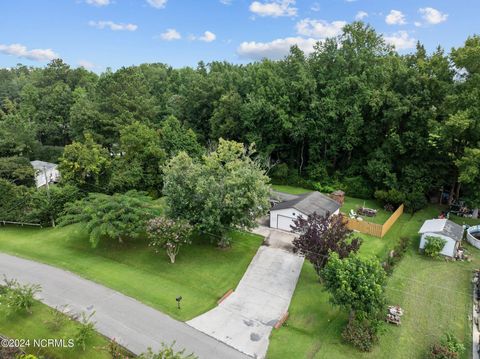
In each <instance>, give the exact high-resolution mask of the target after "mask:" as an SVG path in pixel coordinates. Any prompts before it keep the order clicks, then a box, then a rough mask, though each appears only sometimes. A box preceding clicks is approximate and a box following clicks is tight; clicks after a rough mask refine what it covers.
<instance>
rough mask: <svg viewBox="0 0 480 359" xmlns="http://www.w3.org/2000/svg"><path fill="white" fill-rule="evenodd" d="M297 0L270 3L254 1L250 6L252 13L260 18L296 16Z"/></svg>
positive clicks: (274, 0)
mask: <svg viewBox="0 0 480 359" xmlns="http://www.w3.org/2000/svg"><path fill="white" fill-rule="evenodd" d="M295 2H296V1H295V0H270V1H268V2H259V1H254V2H252V3H251V4H250V7H249V9H250V11H251V12H253V13H254V14H256V15H258V16H262V17H264V16H271V17H279V16H296V15H297V8H296V7H293V5H295Z"/></svg>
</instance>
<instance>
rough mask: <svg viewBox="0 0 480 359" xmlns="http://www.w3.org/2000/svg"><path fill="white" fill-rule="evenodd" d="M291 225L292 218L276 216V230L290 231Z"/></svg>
mask: <svg viewBox="0 0 480 359" xmlns="http://www.w3.org/2000/svg"><path fill="white" fill-rule="evenodd" d="M291 225H293V218H290V217H287V216H282V215H281V214H279V215H277V228H278V229H283V230H284V231H291V230H292V227H290V226H291Z"/></svg>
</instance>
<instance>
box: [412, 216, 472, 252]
mask: <svg viewBox="0 0 480 359" xmlns="http://www.w3.org/2000/svg"><path fill="white" fill-rule="evenodd" d="M418 233H420V234H421V235H422V236H421V238H420V249H421V250H423V249H424V248H425V244H426V242H427V241H426V238H427V237H440V238H442V239H444V240H446V241H447V243H445V246H444V247H443V249H442V251H441V252H440V253H441V254H442V255H444V256H448V257H452V258H454V257H455V256H456V254H457V250H458V247H459V246H460V242H461V241H462V238H463V227H462V226H461V225H459V224H456V223H454V222H452V221H450V220H448V219H429V220H427V221H425V223H423V225H422V228H420V230H419V231H418Z"/></svg>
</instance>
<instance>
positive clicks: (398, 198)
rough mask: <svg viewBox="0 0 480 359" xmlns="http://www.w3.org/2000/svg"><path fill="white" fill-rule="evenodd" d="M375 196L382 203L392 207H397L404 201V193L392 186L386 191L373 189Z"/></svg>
mask: <svg viewBox="0 0 480 359" xmlns="http://www.w3.org/2000/svg"><path fill="white" fill-rule="evenodd" d="M374 196H375V198H376V199H377V200H379V201H380V202H381V203H382V204H384V205H386V204H391V205H393V206H394V207H398V206H399V205H401V204H402V203H403V202H405V194H403V193H402V192H400V191H398V190H396V189H394V188H392V189H390V190H388V191H384V190H377V191H375V195H374Z"/></svg>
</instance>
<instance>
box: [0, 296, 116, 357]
mask: <svg viewBox="0 0 480 359" xmlns="http://www.w3.org/2000/svg"><path fill="white" fill-rule="evenodd" d="M4 307H5V306H4V305H0V333H2V334H3V335H6V336H7V337H9V338H16V339H24V340H29V341H30V346H29V347H25V348H24V350H25V351H26V352H27V353H30V354H35V355H36V356H38V357H46V358H56V359H70V358H78V359H108V358H111V356H110V355H109V354H108V351H107V346H108V343H109V341H108V340H107V339H106V338H105V337H104V336H102V335H100V334H98V333H94V334H93V336H92V337H90V339H88V341H87V344H86V348H85V351H84V350H83V349H82V348H81V347H80V346H74V347H73V348H68V347H65V348H63V347H53V346H49V347H44V348H39V347H38V346H36V347H35V346H34V343H33V341H34V339H37V340H39V339H65V345H67V346H68V340H69V339H74V337H75V333H76V331H77V329H78V327H79V324H78V323H77V322H75V321H73V320H69V319H68V318H67V317H65V319H66V320H65V323H64V324H63V325H62V326H61V327H60V328H59V329H58V330H52V329H51V327H50V326H48V322H49V321H50V322H51V321H52V318H53V314H52V313H51V311H50V308H48V307H47V306H46V305H44V304H42V303H40V302H35V304H34V305H33V307H32V314H29V313H27V312H18V313H8V312H7V311H6V310H5V308H4Z"/></svg>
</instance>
